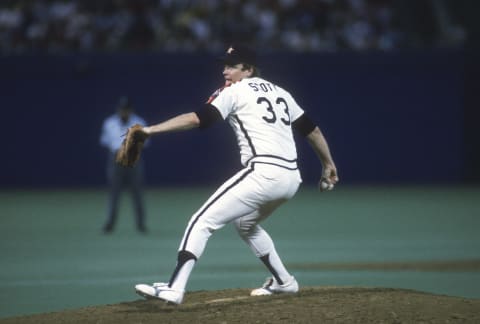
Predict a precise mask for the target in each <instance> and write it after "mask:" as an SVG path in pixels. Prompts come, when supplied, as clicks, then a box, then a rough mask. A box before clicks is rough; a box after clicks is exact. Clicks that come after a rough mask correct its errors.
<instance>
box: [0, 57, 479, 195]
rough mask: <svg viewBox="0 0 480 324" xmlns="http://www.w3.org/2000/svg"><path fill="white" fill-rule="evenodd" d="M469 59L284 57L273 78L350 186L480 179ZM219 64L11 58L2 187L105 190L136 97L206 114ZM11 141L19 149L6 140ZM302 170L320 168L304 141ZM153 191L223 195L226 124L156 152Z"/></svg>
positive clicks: (158, 112) (5, 89)
mask: <svg viewBox="0 0 480 324" xmlns="http://www.w3.org/2000/svg"><path fill="white" fill-rule="evenodd" d="M465 57H466V55H465V52H463V51H442V52H422V53H418V52H408V53H388V54H386V53H369V54H353V53H336V54H322V55H319V54H309V55H299V54H295V55H293V54H280V53H276V54H272V55H268V56H261V57H260V64H261V66H262V74H263V75H264V77H266V78H269V79H270V80H271V81H273V82H275V83H277V84H278V85H280V86H283V87H285V88H287V89H289V90H290V91H291V92H292V94H293V95H294V96H295V97H296V99H297V101H298V102H299V103H300V105H301V106H302V107H304V109H305V110H306V111H308V113H309V114H310V115H311V117H312V118H313V119H314V120H315V121H317V123H318V124H319V125H320V126H321V128H322V130H323V131H324V133H325V135H326V137H327V139H328V140H329V142H330V146H331V149H332V152H333V155H334V157H335V160H336V162H337V165H338V169H339V172H340V177H341V179H342V181H343V182H344V183H349V184H365V183H367V184H371V183H394V184H395V183H407V182H408V183H409V182H414V183H419V184H423V183H452V182H455V183H458V182H462V181H464V180H468V177H469V171H468V168H469V167H468V165H469V163H470V162H469V159H470V157H469V156H468V154H467V152H469V151H471V148H469V147H466V146H468V145H470V144H468V143H470V142H466V141H465V133H466V131H465V125H466V123H465V120H464V116H465V109H466V108H465V107H466V106H467V104H466V102H465V89H466V84H465V83H466V82H467V81H468V78H466V77H465V71H466V69H467V68H466V66H465V64H466V61H467V60H466V58H465ZM221 69H222V67H221V66H219V65H218V63H217V62H216V60H215V57H214V56H213V55H209V54H111V55H107V54H97V55H86V54H83V55H80V54H76V55H61V56H51V55H49V56H46V55H45V56H14V57H1V58H0V71H1V73H0V94H1V98H2V100H1V106H2V108H1V110H2V121H3V122H2V134H3V136H2V137H3V139H4V141H5V142H6V143H3V144H2V145H3V146H5V144H6V149H5V148H4V149H3V150H2V159H1V161H2V162H1V163H2V165H1V168H0V186H1V187H2V188H14V187H40V186H42V187H43V186H57V187H58V186H97V185H102V184H104V183H105V172H104V170H105V154H104V153H105V152H104V151H103V149H102V148H101V147H99V144H98V137H99V132H100V127H101V124H102V120H103V119H104V118H105V117H106V116H107V115H109V114H111V113H113V112H114V109H115V105H116V102H117V99H118V97H119V96H121V95H128V96H130V97H131V98H132V101H133V103H134V105H135V107H136V109H137V111H138V112H139V113H140V114H141V115H143V116H144V117H145V118H146V119H147V121H148V122H149V123H155V122H158V121H161V120H163V119H165V118H168V117H172V116H174V115H175V114H177V113H182V112H188V111H191V110H196V109H198V108H199V107H201V105H202V104H203V103H204V101H205V100H206V98H207V97H208V96H209V95H210V94H211V93H212V91H213V90H215V89H216V88H217V87H219V86H220V85H221V84H222V75H221ZM7 138H11V140H6V139H7ZM297 141H298V144H299V155H300V166H301V169H302V173H303V177H304V181H305V182H306V183H311V184H313V183H314V182H316V181H317V179H318V177H319V176H320V171H321V168H320V165H319V163H318V161H317V159H316V157H315V155H314V153H313V151H312V150H311V149H310V148H309V146H308V144H307V143H306V142H305V141H304V140H303V139H301V138H298V139H297ZM145 158H146V167H147V173H148V180H147V183H148V184H149V185H152V186H157V185H194V184H197V185H202V184H208V185H210V184H214V185H215V184H219V183H221V182H222V181H223V180H224V179H225V177H227V176H229V175H230V174H231V173H232V172H234V171H235V170H237V169H238V168H239V167H240V165H239V161H238V160H239V159H238V150H237V147H236V143H235V139H234V137H233V133H232V132H231V131H230V129H229V128H228V125H227V124H226V123H221V124H218V125H215V126H214V127H213V128H211V129H208V130H203V131H201V130H193V131H190V132H184V133H175V134H166V135H162V136H158V137H155V138H153V139H152V142H151V145H150V146H149V147H148V149H147V150H146V151H145Z"/></svg>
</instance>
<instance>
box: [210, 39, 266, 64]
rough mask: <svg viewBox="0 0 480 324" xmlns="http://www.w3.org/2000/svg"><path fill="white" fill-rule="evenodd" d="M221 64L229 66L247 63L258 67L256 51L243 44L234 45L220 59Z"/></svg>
mask: <svg viewBox="0 0 480 324" xmlns="http://www.w3.org/2000/svg"><path fill="white" fill-rule="evenodd" d="M219 60H220V61H221V62H223V63H224V64H228V65H235V64H239V63H245V64H249V65H253V66H256V65H257V55H256V53H255V51H254V50H252V49H251V48H250V47H248V46H246V45H243V44H232V45H230V46H229V47H228V49H227V50H226V52H225V54H224V55H223V56H222V57H220V58H219Z"/></svg>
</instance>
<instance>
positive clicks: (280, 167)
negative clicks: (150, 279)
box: [169, 77, 304, 291]
mask: <svg viewBox="0 0 480 324" xmlns="http://www.w3.org/2000/svg"><path fill="white" fill-rule="evenodd" d="M209 103H210V104H211V106H213V107H211V109H218V111H219V112H220V114H221V116H222V117H223V119H225V120H227V121H228V122H229V124H230V125H231V127H232V128H233V130H234V132H235V134H236V137H237V141H238V146H239V149H240V155H241V162H242V165H243V166H244V169H242V170H240V171H239V172H238V173H237V174H235V175H234V176H233V177H231V178H230V179H229V180H227V181H226V182H225V183H224V184H223V185H222V186H220V188H218V190H217V191H216V192H215V193H214V194H213V195H212V196H211V197H210V198H209V199H208V200H207V201H206V202H205V204H204V205H203V206H202V207H201V208H200V209H199V210H198V211H197V212H196V213H195V214H194V215H193V216H192V218H191V219H190V221H189V224H188V226H187V229H186V231H185V234H184V236H183V238H182V241H181V244H180V247H179V251H180V254H181V253H182V251H183V253H186V254H188V255H189V257H186V258H185V260H184V261H185V262H182V266H179V264H177V270H176V271H175V272H174V274H173V276H172V278H171V280H170V284H169V285H170V287H172V288H174V289H178V290H182V291H183V290H184V288H185V285H186V281H187V280H188V276H189V273H190V271H191V269H192V268H193V264H194V262H195V261H192V262H187V260H188V259H198V258H199V257H200V256H201V255H202V253H203V251H204V249H205V246H206V243H207V241H208V239H209V237H210V236H211V235H212V233H213V232H214V231H216V230H218V229H220V228H222V227H223V226H225V225H226V224H228V223H230V222H233V223H234V224H235V227H236V229H237V231H238V233H239V234H240V236H241V237H242V239H243V240H244V241H245V242H246V243H247V244H248V245H249V246H250V248H251V249H252V251H253V252H254V253H255V255H256V256H258V257H260V258H263V259H262V261H264V262H265V263H266V265H267V267H268V268H269V269H270V271H271V272H272V274H273V275H274V277H275V278H276V279H277V281H278V282H280V283H281V282H282V280H283V279H282V278H284V279H287V278H289V277H290V274H289V273H288V272H287V270H286V269H285V267H284V266H283V264H282V262H281V261H280V258H279V257H278V254H277V253H276V250H275V247H274V244H273V241H272V239H271V238H270V236H269V235H268V234H267V232H266V231H265V230H264V229H263V228H262V227H261V226H259V225H258V223H259V222H260V221H262V220H264V219H265V218H266V217H268V216H269V215H270V214H271V213H272V212H273V211H274V210H275V209H276V208H277V207H278V206H279V205H281V204H282V203H283V202H285V201H286V200H288V199H290V198H291V197H292V196H293V195H294V194H295V193H296V191H297V189H298V187H299V185H300V183H301V181H302V180H301V177H300V172H299V170H298V167H297V151H296V147H295V142H294V138H293V134H292V127H291V124H292V122H293V121H295V120H296V119H297V118H299V117H300V116H302V115H303V113H304V112H303V110H302V109H301V108H300V107H299V105H298V104H297V103H296V102H295V100H294V99H293V97H292V96H291V95H290V94H289V93H288V92H287V91H285V90H284V89H282V88H280V87H279V86H277V85H275V84H273V83H271V82H269V81H267V80H264V79H261V78H258V77H253V78H245V79H243V80H241V81H239V82H236V83H234V84H232V85H231V86H229V87H225V88H224V89H223V90H221V91H219V92H217V94H216V96H214V97H212V98H211V99H210V100H209ZM180 254H179V255H180ZM265 257H266V258H265ZM183 263H184V264H183ZM182 269H184V270H185V271H182ZM182 273H183V274H182Z"/></svg>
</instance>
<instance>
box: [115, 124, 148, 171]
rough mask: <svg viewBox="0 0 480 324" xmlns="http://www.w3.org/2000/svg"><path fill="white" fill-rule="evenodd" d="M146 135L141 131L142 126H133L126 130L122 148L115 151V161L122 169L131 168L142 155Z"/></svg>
mask: <svg viewBox="0 0 480 324" xmlns="http://www.w3.org/2000/svg"><path fill="white" fill-rule="evenodd" d="M147 138H148V134H146V133H145V132H144V131H143V126H142V125H139V124H135V125H133V126H132V127H130V128H129V129H128V130H127V133H126V134H125V139H124V140H123V142H122V146H121V147H120V149H119V150H118V151H117V155H116V161H117V163H118V164H120V165H121V166H124V167H129V168H133V167H134V166H135V163H137V161H138V159H139V158H140V154H141V153H142V149H143V144H144V143H145V141H146V139H147Z"/></svg>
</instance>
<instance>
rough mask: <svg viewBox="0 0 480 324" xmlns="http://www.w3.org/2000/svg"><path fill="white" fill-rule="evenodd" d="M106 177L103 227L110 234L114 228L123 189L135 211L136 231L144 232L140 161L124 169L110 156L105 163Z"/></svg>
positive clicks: (113, 156) (141, 165)
mask: <svg viewBox="0 0 480 324" xmlns="http://www.w3.org/2000/svg"><path fill="white" fill-rule="evenodd" d="M107 177H108V181H109V184H110V192H109V197H108V213H107V221H106V223H105V225H104V227H103V230H104V231H105V232H110V231H112V230H113V228H114V226H115V222H116V220H117V216H118V205H119V200H120V195H121V193H122V191H123V190H124V189H128V190H130V193H131V195H132V200H133V206H134V211H135V220H136V225H137V229H138V230H140V231H142V232H143V231H145V230H146V227H145V209H144V206H143V188H142V186H143V177H144V166H143V161H142V160H140V161H139V162H138V163H137V165H136V166H135V167H134V168H125V167H122V166H120V165H118V164H116V163H115V154H110V156H109V158H108V161H107Z"/></svg>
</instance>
